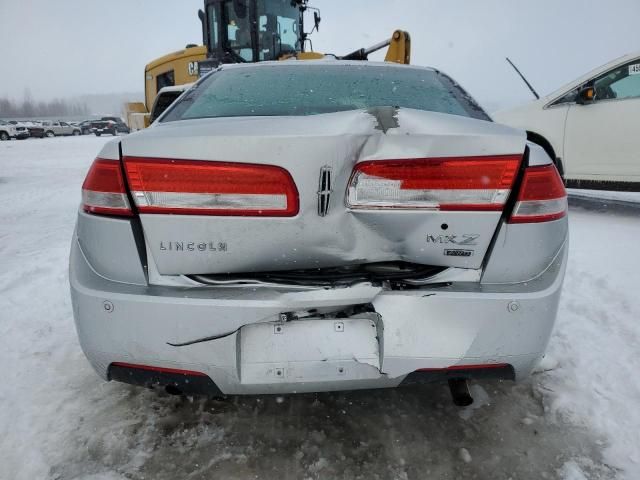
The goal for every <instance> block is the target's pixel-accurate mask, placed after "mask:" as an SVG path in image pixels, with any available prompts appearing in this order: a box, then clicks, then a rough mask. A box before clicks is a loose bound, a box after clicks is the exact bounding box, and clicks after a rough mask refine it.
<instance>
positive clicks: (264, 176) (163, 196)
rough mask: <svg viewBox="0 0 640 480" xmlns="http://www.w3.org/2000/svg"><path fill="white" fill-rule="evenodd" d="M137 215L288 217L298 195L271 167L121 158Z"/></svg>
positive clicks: (285, 175)
mask: <svg viewBox="0 0 640 480" xmlns="http://www.w3.org/2000/svg"><path fill="white" fill-rule="evenodd" d="M124 165H125V170H126V173H127V180H128V182H129V188H130V189H131V194H132V196H133V200H134V202H135V204H136V206H137V207H138V210H139V211H140V213H174V214H181V215H237V216H270V217H292V216H294V215H296V214H297V213H298V208H299V202H298V190H297V189H296V186H295V183H294V182H293V179H292V178H291V175H290V174H289V172H287V171H286V170H285V169H283V168H281V167H276V166H274V165H256V164H248V163H228V162H210V161H201V160H170V159H158V158H137V157H125V159H124Z"/></svg>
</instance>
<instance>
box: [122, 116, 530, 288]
mask: <svg viewBox="0 0 640 480" xmlns="http://www.w3.org/2000/svg"><path fill="white" fill-rule="evenodd" d="M391 120H392V121H391ZM296 131H299V132H304V133H296ZM237 132H241V134H238V133H237ZM149 136H151V137H157V138H153V141H152V142H150V141H149ZM230 139H231V140H230ZM524 146H525V137H524V135H522V134H520V133H519V132H515V131H513V130H510V129H507V128H504V127H501V126H498V125H496V124H493V123H489V122H484V121H478V120H475V119H469V118H464V117H461V116H452V115H443V114H439V113H432V112H421V111H417V110H411V109H402V108H400V109H396V108H379V109H376V110H375V111H373V112H372V111H371V110H364V111H352V112H339V113H333V114H321V115H313V116H303V117H281V118H272V117H270V118H260V117H255V118H242V119H236V118H220V119H207V120H189V121H184V122H176V123H175V124H172V123H168V124H167V125H163V126H162V127H161V128H157V129H152V130H150V131H149V135H147V137H145V138H141V137H135V136H132V137H129V138H127V139H125V140H123V142H122V154H123V161H124V168H125V172H126V176H127V181H128V183H129V187H130V188H131V191H132V196H133V200H134V202H135V204H136V206H137V207H138V210H139V213H140V219H141V223H142V228H143V230H144V236H145V240H146V245H147V248H148V253H149V255H150V257H151V258H153V260H154V262H155V264H156V266H157V269H158V272H159V273H160V274H162V275H209V276H211V277H210V278H211V279H212V280H221V281H224V280H225V279H227V280H232V279H233V278H240V277H246V275H238V274H246V273H248V272H258V274H257V275H256V276H255V278H256V279H260V280H270V281H273V280H274V279H277V280H278V281H280V280H282V279H288V280H291V281H293V283H295V281H296V279H295V277H298V278H301V279H306V278H308V277H309V275H310V274H312V272H313V270H317V273H318V279H325V280H328V281H331V280H335V281H340V280H341V278H342V279H344V278H346V277H349V276H356V277H358V276H359V277H363V276H364V277H376V276H379V277H380V278H383V277H384V275H382V274H380V273H379V272H380V271H381V269H386V270H388V271H389V274H390V273H391V270H395V273H401V272H402V271H405V272H406V273H407V277H408V278H412V279H415V278H416V275H415V274H416V272H422V273H424V274H426V275H428V274H430V273H432V272H437V271H438V269H437V268H435V267H462V268H479V267H480V265H481V264H482V261H483V259H484V256H485V254H486V252H487V248H488V246H489V244H490V242H491V239H492V237H493V235H494V232H495V230H496V227H497V225H498V221H499V220H500V217H501V215H502V210H503V208H504V205H505V203H506V201H507V199H508V196H509V193H510V191H511V188H512V185H513V183H514V181H515V178H516V174H517V172H518V169H519V167H520V163H521V158H522V152H524ZM478 152H482V155H481V156H479V155H478ZM265 178H267V181H265ZM344 267H350V268H347V269H345V268H344ZM287 271H289V273H280V274H278V275H276V274H275V272H287ZM376 272H377V273H376ZM395 273H394V274H395ZM332 274H333V276H332ZM392 276H393V275H392ZM418 276H419V275H418Z"/></svg>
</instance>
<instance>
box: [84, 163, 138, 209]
mask: <svg viewBox="0 0 640 480" xmlns="http://www.w3.org/2000/svg"><path fill="white" fill-rule="evenodd" d="M82 208H83V209H84V211H85V212H88V213H99V214H104V215H119V216H125V217H130V216H132V215H133V212H132V211H131V206H130V205H129V199H128V198H127V189H126V185H125V183H124V178H123V175H122V169H121V168H120V162H119V161H118V160H106V159H103V158H96V159H95V160H94V161H93V164H92V165H91V168H90V169H89V173H87V177H86V178H85V179H84V183H83V184H82Z"/></svg>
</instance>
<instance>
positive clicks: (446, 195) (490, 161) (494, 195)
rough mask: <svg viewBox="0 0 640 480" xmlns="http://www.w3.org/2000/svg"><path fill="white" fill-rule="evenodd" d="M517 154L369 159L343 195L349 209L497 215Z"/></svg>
mask: <svg viewBox="0 0 640 480" xmlns="http://www.w3.org/2000/svg"><path fill="white" fill-rule="evenodd" d="M521 158H522V156H521V155H501V156H490V157H453V158H418V159H407V160H375V161H366V162H362V163H359V164H358V165H356V167H355V169H354V172H353V175H352V177H351V181H350V184H349V191H348V194H347V197H348V199H347V203H348V206H349V207H351V208H355V209H371V208H373V209H384V208H389V209H393V208H404V209H407V208H411V209H428V210H489V211H492V210H497V211H500V210H502V208H503V207H504V204H505V202H506V201H507V198H508V197H509V193H510V192H511V186H512V185H513V182H514V179H515V177H516V174H517V172H518V167H519V165H520V161H521Z"/></svg>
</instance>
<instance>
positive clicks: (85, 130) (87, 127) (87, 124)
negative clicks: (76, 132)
mask: <svg viewBox="0 0 640 480" xmlns="http://www.w3.org/2000/svg"><path fill="white" fill-rule="evenodd" d="M93 121H94V120H85V121H84V122H80V123H79V124H78V128H80V131H81V132H82V135H88V134H90V133H93V130H92V129H91V123H92V122H93Z"/></svg>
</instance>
